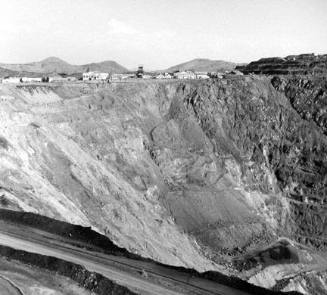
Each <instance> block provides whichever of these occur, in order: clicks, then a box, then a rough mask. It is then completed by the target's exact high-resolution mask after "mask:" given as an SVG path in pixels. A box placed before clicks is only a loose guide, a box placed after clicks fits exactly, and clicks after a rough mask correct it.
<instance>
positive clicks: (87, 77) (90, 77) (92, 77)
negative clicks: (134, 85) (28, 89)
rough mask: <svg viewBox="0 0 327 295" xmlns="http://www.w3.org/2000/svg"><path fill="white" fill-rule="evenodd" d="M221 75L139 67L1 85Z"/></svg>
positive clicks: (14, 80)
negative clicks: (123, 71) (145, 70)
mask: <svg viewBox="0 0 327 295" xmlns="http://www.w3.org/2000/svg"><path fill="white" fill-rule="evenodd" d="M223 77H224V74H223V73H217V72H214V73H208V72H195V71H177V72H174V73H168V72H165V73H144V71H143V67H139V68H138V70H137V71H136V72H134V73H127V74H110V73H104V72H99V71H91V72H85V73H83V74H82V75H81V76H80V77H75V76H59V75H58V76H54V77H33V78H32V77H6V78H3V79H2V83H40V82H46V83H47V82H50V83H51V82H59V83H60V82H61V83H64V82H74V81H77V80H83V81H84V82H88V81H99V82H115V81H116V82H118V81H123V80H130V79H136V78H137V79H145V80H146V79H159V80H164V79H180V80H195V79H209V78H223Z"/></svg>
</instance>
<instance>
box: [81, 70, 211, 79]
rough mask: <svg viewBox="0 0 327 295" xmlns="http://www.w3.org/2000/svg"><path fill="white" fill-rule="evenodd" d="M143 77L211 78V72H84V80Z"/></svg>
mask: <svg viewBox="0 0 327 295" xmlns="http://www.w3.org/2000/svg"><path fill="white" fill-rule="evenodd" d="M133 78H141V79H209V78H210V74H209V73H207V72H193V71H181V72H175V73H159V74H155V73H153V74H145V73H142V74H140V73H136V74H134V73H130V74H111V75H110V74H109V73H100V72H87V73H83V81H94V80H95V81H104V80H108V81H122V80H126V79H133Z"/></svg>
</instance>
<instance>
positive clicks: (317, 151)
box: [0, 74, 327, 295]
mask: <svg viewBox="0 0 327 295" xmlns="http://www.w3.org/2000/svg"><path fill="white" fill-rule="evenodd" d="M326 122H327V81H326V78H325V77H323V76H321V77H318V76H315V75H302V74H301V75H300V74H299V75H296V76H295V75H292V76H289V75H284V76H256V75H252V74H250V75H244V76H242V75H226V76H225V77H224V78H219V79H208V80H193V81H191V80H190V81H180V80H171V81H154V80H151V81H139V80H137V81H132V82H127V83H83V82H75V83H73V82H72V83H61V84H60V83H58V84H56V83H53V84H50V83H38V84H0V157H1V161H0V208H1V209H0V223H1V229H0V290H1V291H0V293H1V292H4V294H10V295H11V294H20V295H21V294H24V295H27V294H223V295H224V294H319V295H320V294H326V292H327V271H326V268H327V255H326V251H327V217H326V216H327V198H326V192H327V191H326V190H327V189H326V183H327V158H326V155H327V136H326V135H327V129H326V128H327V127H326V126H327V125H326ZM2 290H4V291H2ZM1 294H3V293H1Z"/></svg>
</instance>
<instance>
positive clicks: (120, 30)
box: [108, 18, 141, 35]
mask: <svg viewBox="0 0 327 295" xmlns="http://www.w3.org/2000/svg"><path fill="white" fill-rule="evenodd" d="M108 33H109V34H112V35H135V34H141V32H140V31H138V30H136V29H135V28H134V27H133V26H131V25H129V24H127V23H125V22H122V21H120V20H117V19H115V18H112V19H110V20H109V22H108Z"/></svg>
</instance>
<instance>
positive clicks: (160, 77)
mask: <svg viewBox="0 0 327 295" xmlns="http://www.w3.org/2000/svg"><path fill="white" fill-rule="evenodd" d="M171 78H172V76H171V75H170V74H169V73H164V74H162V73H161V74H159V75H158V76H156V79H171Z"/></svg>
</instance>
